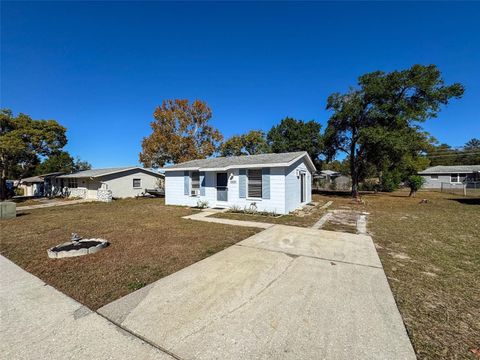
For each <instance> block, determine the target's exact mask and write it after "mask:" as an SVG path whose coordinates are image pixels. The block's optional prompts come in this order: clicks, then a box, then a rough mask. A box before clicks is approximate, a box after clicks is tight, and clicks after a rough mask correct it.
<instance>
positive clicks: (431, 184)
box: [418, 165, 480, 189]
mask: <svg viewBox="0 0 480 360" xmlns="http://www.w3.org/2000/svg"><path fill="white" fill-rule="evenodd" d="M418 174H419V175H421V176H422V177H423V178H424V179H425V184H424V185H423V187H424V188H425V189H440V188H442V183H443V184H449V185H463V184H466V185H468V184H469V183H475V182H479V181H480V165H452V166H443V165H439V166H433V167H430V168H428V169H425V170H423V171H420V172H419V173H418Z"/></svg>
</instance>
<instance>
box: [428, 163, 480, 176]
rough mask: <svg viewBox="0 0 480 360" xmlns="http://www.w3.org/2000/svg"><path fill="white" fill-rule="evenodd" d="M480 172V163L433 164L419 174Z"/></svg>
mask: <svg viewBox="0 0 480 360" xmlns="http://www.w3.org/2000/svg"><path fill="white" fill-rule="evenodd" d="M474 172H480V165H452V166H444V165H439V166H433V167H429V168H428V169H425V170H423V171H420V172H419V174H421V175H422V174H450V173H474Z"/></svg>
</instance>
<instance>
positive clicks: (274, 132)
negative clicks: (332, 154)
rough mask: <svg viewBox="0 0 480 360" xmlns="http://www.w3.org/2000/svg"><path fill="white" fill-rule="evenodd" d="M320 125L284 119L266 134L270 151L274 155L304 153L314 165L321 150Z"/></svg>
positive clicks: (313, 121)
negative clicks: (293, 152) (294, 152)
mask: <svg viewBox="0 0 480 360" xmlns="http://www.w3.org/2000/svg"><path fill="white" fill-rule="evenodd" d="M320 129H321V125H320V124H319V123H318V122H316V121H315V120H310V121H306V122H305V121H302V120H297V119H294V118H291V117H286V118H285V119H283V120H282V121H280V124H278V125H276V126H273V127H272V128H271V129H270V131H269V132H268V134H267V140H268V143H269V145H270V148H271V151H272V152H275V153H282V152H292V151H306V152H307V153H308V155H310V158H311V159H312V160H313V162H314V163H315V164H316V165H320V159H319V156H320V154H321V153H322V150H323V138H322V135H321V133H320Z"/></svg>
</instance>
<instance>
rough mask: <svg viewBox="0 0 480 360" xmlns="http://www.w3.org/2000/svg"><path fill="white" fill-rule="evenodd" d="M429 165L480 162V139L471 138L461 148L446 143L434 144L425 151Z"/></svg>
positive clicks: (475, 163)
mask: <svg viewBox="0 0 480 360" xmlns="http://www.w3.org/2000/svg"><path fill="white" fill-rule="evenodd" d="M427 157H428V158H429V160H430V162H431V165H432V166H436V165H478V164H480V140H479V139H476V138H473V139H471V140H469V141H467V142H466V143H465V145H464V146H463V148H461V147H457V148H454V147H451V146H450V145H448V144H440V145H438V146H435V147H434V148H433V149H432V150H431V151H429V152H428V153H427Z"/></svg>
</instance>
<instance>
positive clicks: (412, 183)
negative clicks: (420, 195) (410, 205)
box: [407, 175, 425, 197]
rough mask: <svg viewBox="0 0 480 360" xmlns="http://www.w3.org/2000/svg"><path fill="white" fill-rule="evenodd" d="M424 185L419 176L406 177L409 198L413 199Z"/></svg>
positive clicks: (422, 178)
mask: <svg viewBox="0 0 480 360" xmlns="http://www.w3.org/2000/svg"><path fill="white" fill-rule="evenodd" d="M424 184H425V179H424V177H423V176H420V175H411V176H409V177H408V180H407V185H408V187H409V188H410V196H413V197H415V195H416V194H417V191H418V190H420V189H421V188H422V186H423V185H424Z"/></svg>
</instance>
